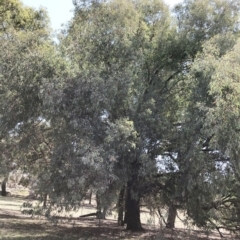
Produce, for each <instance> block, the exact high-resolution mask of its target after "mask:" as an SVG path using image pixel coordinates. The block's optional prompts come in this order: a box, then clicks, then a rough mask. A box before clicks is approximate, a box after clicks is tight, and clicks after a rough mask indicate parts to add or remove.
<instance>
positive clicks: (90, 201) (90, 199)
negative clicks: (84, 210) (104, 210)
mask: <svg viewBox="0 0 240 240" xmlns="http://www.w3.org/2000/svg"><path fill="white" fill-rule="evenodd" d="M89 204H90V205H91V204H92V190H91V192H90V194H89Z"/></svg>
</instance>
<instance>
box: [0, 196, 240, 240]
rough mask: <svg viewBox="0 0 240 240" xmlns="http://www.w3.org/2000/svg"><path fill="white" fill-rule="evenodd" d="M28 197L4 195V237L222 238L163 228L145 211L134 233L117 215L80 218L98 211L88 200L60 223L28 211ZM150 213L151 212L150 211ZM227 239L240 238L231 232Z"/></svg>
mask: <svg viewBox="0 0 240 240" xmlns="http://www.w3.org/2000/svg"><path fill="white" fill-rule="evenodd" d="M25 201H26V197H25V196H22V195H21V196H16V195H12V196H7V197H0V240H83V239H92V240H95V239H106V240H108V239H130V240H131V239H132V240H133V239H146V240H147V239H149V240H150V239H152V240H154V239H156V240H175V239H176V240H177V239H184V240H206V239H212V240H213V239H220V236H219V234H218V233H215V232H214V233H211V234H209V235H207V233H206V232H205V231H200V230H191V229H186V228H185V229H184V228H177V229H175V230H173V231H171V230H167V229H164V228H162V229H161V228H160V227H159V225H158V224H154V223H153V222H151V223H150V222H149V219H148V216H147V213H146V212H144V213H143V215H142V218H143V222H144V224H143V227H144V228H145V231H143V232H137V233H133V232H130V231H126V230H125V229H124V228H123V227H118V226H117V221H116V220H115V219H114V215H113V216H111V217H110V218H109V219H107V220H101V221H99V220H97V219H95V218H94V217H87V218H79V217H78V216H79V215H81V214H85V213H89V212H94V211H95V208H94V206H93V205H89V204H86V205H85V206H84V207H83V208H82V209H81V210H80V211H79V212H77V213H75V214H73V215H72V216H71V217H65V216H59V217H58V220H59V221H58V224H54V223H51V222H49V221H47V220H46V219H45V218H44V217H34V218H32V217H31V216H29V215H24V214H22V213H21V211H20V208H21V206H22V204H23V202H25ZM149 216H150V215H149ZM224 237H225V239H227V240H231V239H233V240H234V239H240V238H237V237H233V236H231V235H230V234H225V235H224Z"/></svg>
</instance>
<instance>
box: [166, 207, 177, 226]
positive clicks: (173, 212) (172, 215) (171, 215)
mask: <svg viewBox="0 0 240 240" xmlns="http://www.w3.org/2000/svg"><path fill="white" fill-rule="evenodd" d="M176 216H177V208H176V206H175V205H174V204H171V205H170V206H169V208H168V218H167V224H166V227H167V228H174V227H175V219H176Z"/></svg>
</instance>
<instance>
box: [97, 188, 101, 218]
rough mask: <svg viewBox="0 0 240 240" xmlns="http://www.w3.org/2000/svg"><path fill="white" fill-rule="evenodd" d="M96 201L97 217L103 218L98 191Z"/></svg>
mask: <svg viewBox="0 0 240 240" xmlns="http://www.w3.org/2000/svg"><path fill="white" fill-rule="evenodd" d="M96 202H97V218H101V200H100V195H99V193H98V192H97V193H96Z"/></svg>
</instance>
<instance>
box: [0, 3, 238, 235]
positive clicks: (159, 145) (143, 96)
mask: <svg viewBox="0 0 240 240" xmlns="http://www.w3.org/2000/svg"><path fill="white" fill-rule="evenodd" d="M239 4H240V3H239V1H238V0H235V1H226V0H224V1H223V0H205V1H197V0H196V1H194V0H186V1H185V2H184V3H183V4H179V5H177V6H176V7H175V9H174V14H173V15H172V14H171V12H170V10H169V9H168V7H167V5H166V4H165V3H164V2H162V1H161V0H151V1H148V0H140V1H134V0H121V1H119V0H112V1H100V0H99V1H96V0H95V1H74V5H75V12H74V18H73V19H72V21H71V22H70V23H68V25H67V26H66V28H65V29H64V30H63V31H62V33H61V34H60V35H59V44H58V45H55V44H54V43H53V42H52V41H51V38H50V33H49V28H48V25H47V23H48V18H47V15H46V13H45V12H44V11H43V10H39V11H36V10H33V9H31V8H27V7H24V6H23V5H22V4H21V3H20V2H19V1H13V0H12V1H3V2H2V3H1V4H0V14H1V15H0V21H1V26H3V27H2V28H1V32H0V34H1V35H0V65H1V67H0V89H1V90H0V99H1V107H0V119H1V120H0V137H1V139H0V140H1V142H0V144H1V145H0V148H1V150H2V151H1V152H2V162H1V172H2V173H4V174H6V173H7V172H8V170H7V168H8V167H7V166H9V164H10V163H11V162H12V161H15V162H17V164H18V166H19V167H20V168H22V169H23V170H24V171H25V172H27V173H30V174H31V175H32V176H34V178H35V179H37V180H36V181H37V182H38V188H37V189H38V190H37V191H38V193H39V194H40V195H41V196H46V194H48V196H49V204H48V211H47V212H46V213H47V214H51V210H53V209H55V208H58V209H59V210H63V209H66V210H69V209H76V208H78V207H79V206H80V205H81V201H82V200H83V199H84V198H86V196H87V194H88V193H89V191H93V192H95V193H97V196H98V197H99V199H101V204H102V207H103V208H105V207H107V206H109V205H110V204H112V203H116V202H117V195H118V194H120V193H121V194H122V192H123V191H124V189H126V191H125V192H126V193H125V201H126V204H124V205H125V215H126V219H125V220H126V223H127V229H131V230H141V221H140V202H142V201H145V202H146V203H150V204H151V207H154V208H156V209H161V208H162V207H164V206H167V207H168V209H169V217H168V220H167V226H168V227H174V220H175V217H176V210H177V209H181V210H186V212H187V215H188V217H189V218H190V219H191V220H192V221H193V222H194V223H195V224H196V225H198V226H200V227H207V228H217V229H221V228H226V229H230V230H233V231H235V230H239V229H240V226H239V225H240V214H239V212H240V206H239V202H240V201H239V200H240V199H239V198H240V195H239V186H240V165H239V156H238V154H239V149H238V148H239V142H238V140H239V129H240V128H239V127H240V126H239V101H240V99H239V78H240V72H239V69H240V68H239V63H240V62H239V51H240V50H239V49H240V44H239V23H238V20H239V10H240V9H239V8H240V6H239ZM2 169H4V170H2ZM119 199H122V197H121V198H119ZM119 201H120V200H118V206H120V205H123V204H121V203H120V202H119Z"/></svg>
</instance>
